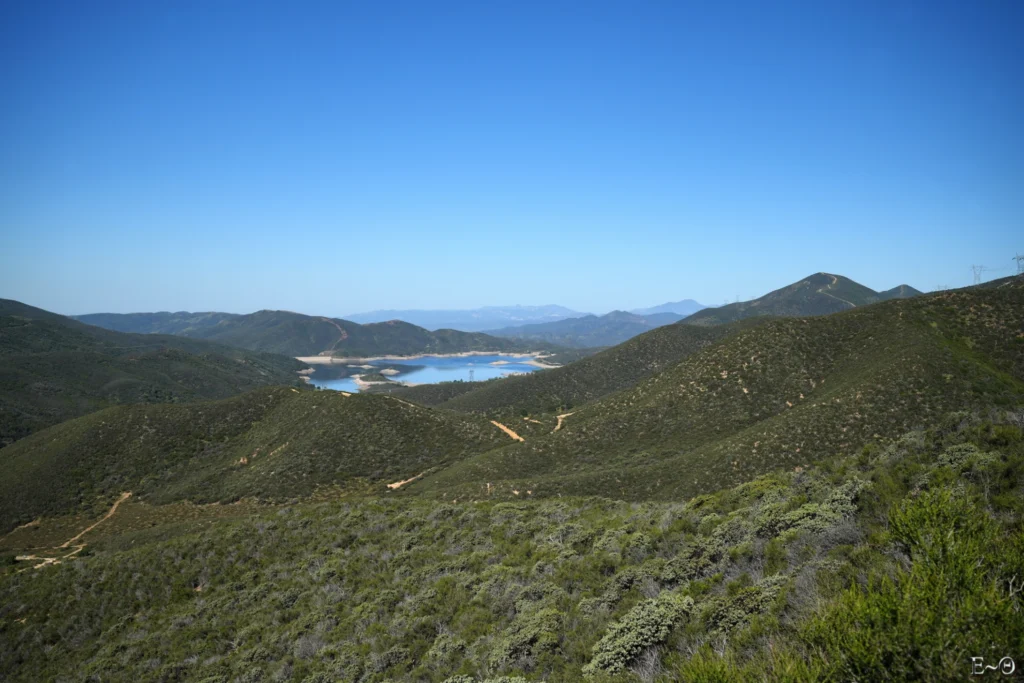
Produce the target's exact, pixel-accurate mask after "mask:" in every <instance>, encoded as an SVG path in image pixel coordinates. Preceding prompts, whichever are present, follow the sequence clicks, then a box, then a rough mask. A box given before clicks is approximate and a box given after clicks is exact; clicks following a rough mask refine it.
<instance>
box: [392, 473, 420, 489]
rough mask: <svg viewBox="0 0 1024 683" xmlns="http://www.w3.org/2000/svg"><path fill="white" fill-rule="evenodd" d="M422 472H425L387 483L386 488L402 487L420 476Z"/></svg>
mask: <svg viewBox="0 0 1024 683" xmlns="http://www.w3.org/2000/svg"><path fill="white" fill-rule="evenodd" d="M424 474H426V472H420V473H419V474H417V475H416V476H415V477H410V478H408V479H405V480H403V481H396V482H395V483H394V484H388V488H389V489H391V490H394V489H399V488H402V487H403V486H405V485H406V484H411V483H412V482H414V481H416V480H417V479H419V478H420V477H422V476H423V475H424Z"/></svg>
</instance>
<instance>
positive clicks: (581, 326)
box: [489, 304, 699, 348]
mask: <svg viewBox="0 0 1024 683" xmlns="http://www.w3.org/2000/svg"><path fill="white" fill-rule="evenodd" d="M666 305H671V304H666ZM698 305H699V304H698ZM682 319H683V316H682V315H679V314H678V313H670V312H669V313H654V314H651V315H636V314H635V313H627V312H626V311H612V312H611V313H608V314H606V315H586V316H583V317H581V318H567V319H565V320H559V321H557V322H550V323H540V324H534V325H521V326H518V327H505V328H502V329H500V330H491V331H490V332H489V334H493V335H494V336H496V337H507V338H509V339H519V340H523V341H535V342H544V343H549V344H556V345H558V346H568V347H571V348H592V347H601V346H614V345H616V344H621V343H622V342H624V341H626V340H628V339H632V338H633V337H635V336H637V335H638V334H642V333H644V332H648V331H650V330H653V329H654V328H656V327H661V326H662V325H669V324H671V323H674V322H678V321H679V320H682Z"/></svg>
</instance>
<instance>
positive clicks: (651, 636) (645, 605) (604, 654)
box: [583, 593, 693, 676]
mask: <svg viewBox="0 0 1024 683" xmlns="http://www.w3.org/2000/svg"><path fill="white" fill-rule="evenodd" d="M692 609H693V598H690V597H686V596H683V595H681V594H678V593H663V594H662V595H660V596H658V597H657V598H654V599H651V600H645V601H644V602H642V603H640V604H639V605H637V606H636V607H634V608H633V609H631V610H630V611H629V612H627V613H626V615H625V616H624V617H623V618H622V619H620V620H619V621H617V622H615V623H614V624H612V625H611V626H609V627H608V631H607V633H605V635H604V637H602V638H601V640H600V641H598V643H597V645H595V646H594V657H593V659H591V660H590V663H589V664H587V665H586V666H584V667H583V673H584V675H587V676H594V675H596V674H598V673H600V672H606V673H611V674H615V673H619V672H621V671H623V670H624V669H625V668H626V667H627V666H629V665H630V664H631V663H633V661H634V660H635V659H636V658H637V657H638V656H639V655H640V654H641V653H642V652H643V651H644V650H646V649H647V648H649V647H653V646H656V645H660V644H661V643H663V642H665V639H666V638H668V635H669V632H670V631H671V630H672V628H673V627H674V626H675V625H676V624H677V623H678V622H679V621H680V620H681V619H682V618H683V617H685V616H686V615H687V614H689V613H690V611H691V610H692Z"/></svg>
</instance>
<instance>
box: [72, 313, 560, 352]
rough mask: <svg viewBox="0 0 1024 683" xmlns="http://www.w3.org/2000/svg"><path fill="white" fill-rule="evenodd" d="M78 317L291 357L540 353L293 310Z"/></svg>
mask: <svg viewBox="0 0 1024 683" xmlns="http://www.w3.org/2000/svg"><path fill="white" fill-rule="evenodd" d="M75 319H76V320H79V321H80V322H83V323H88V324H89V325H96V326H98V327H103V328H106V329H108V330H116V331H119V332H141V333H164V334H175V335H180V336H184V337H192V338H197V339H207V340H211V341H217V342H220V343H222V344H228V345H230V346H235V347H238V348H242V349H248V350H251V351H265V352H270V353H279V354H283V355H286V356H316V355H335V356H353V357H367V356H380V355H414V354H421V353H462V352H465V351H494V352H518V351H532V350H540V349H538V348H537V345H536V344H533V345H529V344H525V343H520V342H517V341H513V340H510V339H504V338H498V337H493V336H489V335H486V334H482V333H480V332H460V331H457V330H449V329H442V330H437V331H434V332H431V331H430V330H426V329H424V328H422V327H418V326H416V325H413V324H410V323H408V322H405V321H401V320H389V321H388V322H380V323H369V324H366V325H361V324H359V323H356V322H352V321H351V320H342V319H341V318H326V317H322V316H312V315H304V314H302V313H292V312H290V311H257V312H256V313H249V314H245V315H239V314H234V313H188V312H185V311H180V312H177V313H168V312H161V313H93V314H89V315H80V316H76V317H75ZM544 348H545V349H547V348H549V347H544Z"/></svg>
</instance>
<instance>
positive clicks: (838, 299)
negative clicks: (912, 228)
mask: <svg viewBox="0 0 1024 683" xmlns="http://www.w3.org/2000/svg"><path fill="white" fill-rule="evenodd" d="M920 294H921V292H919V291H918V290H916V289H914V288H913V287H911V286H910V285H899V286H897V287H893V288H892V289H889V290H886V291H884V292H876V291H875V290H873V289H871V288H870V287H865V286H864V285H862V284H860V283H858V282H854V281H853V280H851V279H849V278H847V277H843V276H842V275H833V274H831V273H815V274H814V275H810V276H808V277H805V278H804V279H802V280H799V281H797V282H794V283H793V284H791V285H789V286H787V287H783V288H781V289H776V290H775V291H773V292H769V293H768V294H765V295H764V296H762V297H760V298H759V299H754V300H752V301H740V302H737V303H734V304H726V305H724V306H719V307H717V308H705V309H703V310H700V311H697V312H696V313H694V314H693V315H691V316H689V317H687V318H686V322H685V324H687V325H720V324H723V323H728V322H732V321H735V320H742V319H743V318H751V317H756V316H762V315H767V316H778V317H790V316H796V317H802V316H809V315H828V314H829V313H838V312H839V311H845V310H848V309H851V308H857V307H859V306H866V305H868V304H873V303H877V302H879V301H885V300H887V299H908V298H910V297H913V296H919V295H920Z"/></svg>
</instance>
